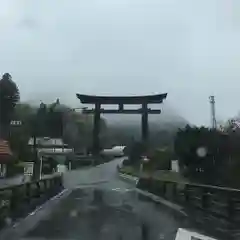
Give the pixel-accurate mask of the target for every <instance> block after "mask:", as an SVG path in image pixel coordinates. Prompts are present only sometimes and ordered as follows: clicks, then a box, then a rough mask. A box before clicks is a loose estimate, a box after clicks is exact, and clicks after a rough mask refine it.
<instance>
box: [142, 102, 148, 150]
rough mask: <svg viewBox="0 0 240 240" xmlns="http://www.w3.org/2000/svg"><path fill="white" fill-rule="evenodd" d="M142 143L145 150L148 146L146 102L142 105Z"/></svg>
mask: <svg viewBox="0 0 240 240" xmlns="http://www.w3.org/2000/svg"><path fill="white" fill-rule="evenodd" d="M142 142H143V144H144V147H145V148H146V147H147V144H148V106H147V103H146V102H145V103H143V104H142Z"/></svg>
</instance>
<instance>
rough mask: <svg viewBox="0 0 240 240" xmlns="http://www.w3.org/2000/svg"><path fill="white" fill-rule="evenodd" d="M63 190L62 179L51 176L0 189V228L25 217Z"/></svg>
mask: <svg viewBox="0 0 240 240" xmlns="http://www.w3.org/2000/svg"><path fill="white" fill-rule="evenodd" d="M62 189H63V185H62V177H61V176H53V177H49V178H44V179H42V180H38V181H32V182H27V183H23V184H18V185H14V186H8V187H5V188H1V189H0V227H3V226H5V225H6V224H7V222H9V221H12V220H16V219H18V218H20V217H23V216H26V215H27V214H28V213H29V212H31V211H32V210H34V209H35V208H36V207H37V206H39V205H41V204H43V203H44V202H45V201H46V200H48V199H50V198H51V197H53V196H54V195H56V194H57V193H59V192H60V191H61V190H62Z"/></svg>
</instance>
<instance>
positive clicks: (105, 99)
mask: <svg viewBox="0 0 240 240" xmlns="http://www.w3.org/2000/svg"><path fill="white" fill-rule="evenodd" d="M76 95H77V98H78V99H79V100H80V101H81V103H82V104H94V105H95V108H93V109H84V110H83V113H87V114H94V127H93V153H94V154H98V153H99V151H100V144H99V133H100V115H101V113H107V114H141V115H142V141H143V142H144V143H145V144H147V141H148V114H160V113H161V110H160V109H151V108H148V104H160V103H162V102H163V100H164V99H166V97H167V93H164V94H156V95H147V96H93V95H84V94H76ZM140 104H141V105H142V107H141V108H140V109H124V105H140ZM102 105H118V109H104V108H102Z"/></svg>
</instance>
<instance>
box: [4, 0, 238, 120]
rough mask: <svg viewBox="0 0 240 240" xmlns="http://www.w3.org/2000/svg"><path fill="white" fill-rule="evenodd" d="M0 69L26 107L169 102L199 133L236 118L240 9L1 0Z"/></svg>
mask: <svg viewBox="0 0 240 240" xmlns="http://www.w3.org/2000/svg"><path fill="white" fill-rule="evenodd" d="M0 30H1V37H0V56H1V57H0V69H1V72H2V73H4V72H10V73H11V74H12V76H13V79H14V80H15V81H16V82H17V84H18V85H19V87H20V90H21V97H22V100H32V101H33V100H34V101H39V100H44V99H46V98H47V99H48V100H51V99H54V98H56V97H59V96H60V98H61V99H63V101H65V102H67V103H69V104H72V105H73V106H77V103H78V102H77V100H76V98H75V93H76V92H81V93H89V94H112V95H114V94H116V95H119V94H125V95H126V94H151V93H158V92H168V93H169V95H168V100H167V101H168V104H169V105H170V106H171V107H172V108H174V109H176V110H177V112H179V113H180V114H181V115H182V116H184V117H185V118H187V119H188V120H189V121H191V122H193V123H195V124H209V121H210V120H209V111H210V110H209V109H210V108H209V101H208V96H209V95H211V94H214V95H215V96H216V101H217V117H218V118H219V119H221V120H222V119H226V118H228V117H231V116H233V115H236V114H237V113H238V111H239V110H240V106H239V103H238V102H239V98H240V94H239V88H240V68H239V64H240V44H239V43H240V31H239V30H240V1H239V0H235V1H234V0H232V1H231V0H194V1H193V0H84V1H83V0H65V1H64V0H41V1H34V0H28V1H27V0H0Z"/></svg>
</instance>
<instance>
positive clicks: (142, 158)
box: [139, 156, 150, 178]
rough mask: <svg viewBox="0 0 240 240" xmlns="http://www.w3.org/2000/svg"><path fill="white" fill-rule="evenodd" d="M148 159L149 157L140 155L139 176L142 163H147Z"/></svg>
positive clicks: (141, 170)
mask: <svg viewBox="0 0 240 240" xmlns="http://www.w3.org/2000/svg"><path fill="white" fill-rule="evenodd" d="M149 160H150V159H149V158H148V157H147V156H142V157H141V163H140V169H139V178H140V177H141V175H142V172H143V164H144V163H148V162H149Z"/></svg>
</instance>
